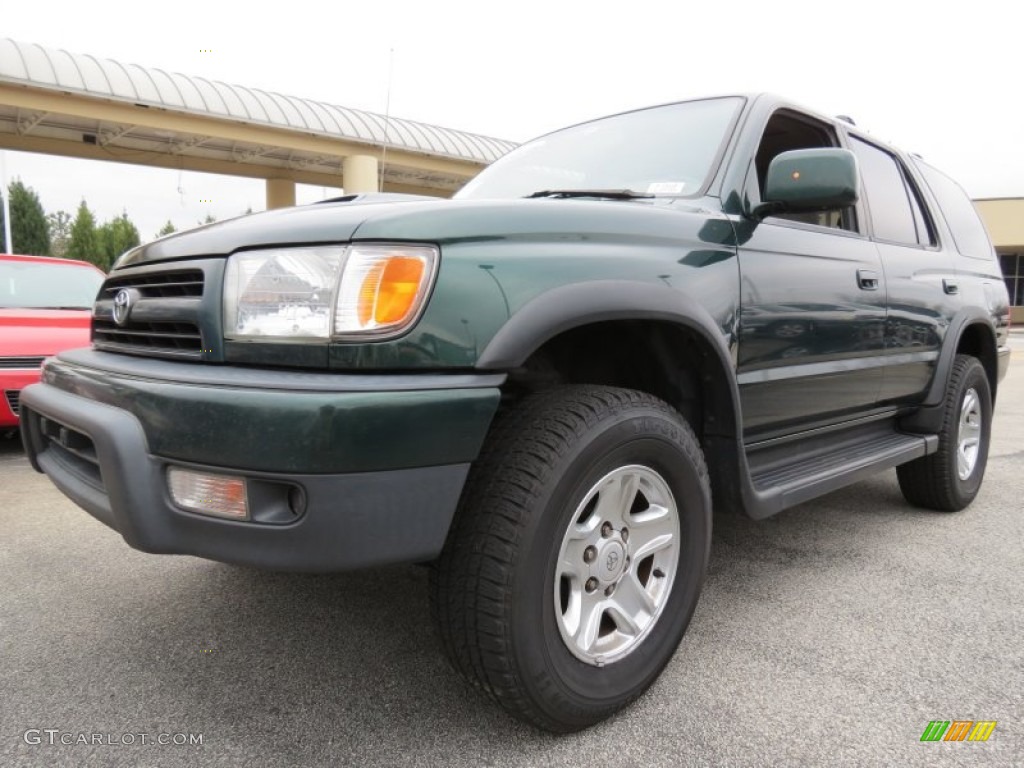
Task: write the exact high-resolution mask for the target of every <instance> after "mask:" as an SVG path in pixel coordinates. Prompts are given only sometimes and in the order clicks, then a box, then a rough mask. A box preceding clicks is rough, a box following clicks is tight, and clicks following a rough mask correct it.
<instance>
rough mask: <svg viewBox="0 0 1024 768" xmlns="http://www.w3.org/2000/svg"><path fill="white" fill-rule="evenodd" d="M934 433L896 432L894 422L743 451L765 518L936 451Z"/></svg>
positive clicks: (937, 444) (759, 515) (862, 426)
mask: <svg viewBox="0 0 1024 768" xmlns="http://www.w3.org/2000/svg"><path fill="white" fill-rule="evenodd" d="M938 446H939V438H938V435H909V434H906V433H903V432H898V431H896V426H895V422H894V421H893V420H889V419H887V420H885V421H882V422H877V423H873V424H861V425H859V426H857V427H854V428H852V429H849V430H846V431H841V432H830V433H828V434H823V435H822V434H819V435H815V436H813V437H808V438H806V439H803V440H794V441H787V442H785V443H782V444H779V445H771V446H769V447H763V448H756V447H752V448H750V449H748V450H749V452H748V454H747V464H748V466H749V468H750V478H751V481H752V483H753V487H754V492H755V494H756V496H757V497H758V502H759V503H758V507H760V509H759V510H758V512H759V513H760V514H757V515H756V517H767V516H768V515H771V514H775V513H776V512H779V511H781V510H783V509H786V508H787V507H792V506H794V505H796V504H801V503H803V502H805V501H809V500H810V499H813V498H816V497H818V496H821V495H823V494H826V493H830V492H832V491H835V490H838V489H839V488H843V487H844V486H847V485H850V483H855V482H857V481H858V480H863V479H865V478H867V477H871V476H872V475H875V474H877V473H878V472H881V471H883V470H886V469H892V468H893V467H896V466H899V465H900V464H903V463H905V462H908V461H912V460H913V459H917V458H920V457H921V456H926V455H928V454H930V453H934V452H935V451H936V450H938Z"/></svg>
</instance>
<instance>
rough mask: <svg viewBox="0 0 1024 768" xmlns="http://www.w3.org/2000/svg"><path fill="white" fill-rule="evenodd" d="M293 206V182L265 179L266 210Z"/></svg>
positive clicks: (289, 180)
mask: <svg viewBox="0 0 1024 768" xmlns="http://www.w3.org/2000/svg"><path fill="white" fill-rule="evenodd" d="M292 205H295V182H294V181H292V180H291V179H267V210H268V211H269V210H270V209H271V208H287V207H289V206H292Z"/></svg>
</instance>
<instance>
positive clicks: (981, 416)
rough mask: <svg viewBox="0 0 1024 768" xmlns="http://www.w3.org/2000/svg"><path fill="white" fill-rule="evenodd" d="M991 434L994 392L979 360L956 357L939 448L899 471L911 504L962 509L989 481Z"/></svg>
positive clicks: (948, 388)
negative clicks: (987, 467)
mask: <svg viewBox="0 0 1024 768" xmlns="http://www.w3.org/2000/svg"><path fill="white" fill-rule="evenodd" d="M991 432H992V393H991V390H990V388H989V384H988V376H987V375H986V374H985V368H984V367H983V366H982V364H981V363H980V362H979V361H978V359H977V358H975V357H971V356H969V355H957V356H956V359H955V360H954V361H953V371H952V373H951V375H950V377H949V383H948V384H947V386H946V399H945V401H944V403H943V419H942V428H941V429H940V431H939V449H938V450H937V451H936V452H935V453H933V454H931V455H929V456H923V457H921V458H920V459H915V460H914V461H911V462H909V463H907V464H903V465H902V466H899V467H897V468H896V474H897V477H898V478H899V482H900V490H901V491H902V492H903V496H904V498H905V499H906V500H907V501H909V502H910V503H911V504H914V505H916V506H919V507H925V508H926V509H934V510H937V511H940V512H956V511H958V510H961V509H963V508H964V507H966V506H967V505H968V504H970V503H971V502H972V501H974V497H975V496H977V495H978V491H979V490H980V489H981V481H982V479H983V478H984V477H985V465H986V462H987V461H988V444H989V438H990V436H991Z"/></svg>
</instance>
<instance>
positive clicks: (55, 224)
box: [46, 211, 71, 258]
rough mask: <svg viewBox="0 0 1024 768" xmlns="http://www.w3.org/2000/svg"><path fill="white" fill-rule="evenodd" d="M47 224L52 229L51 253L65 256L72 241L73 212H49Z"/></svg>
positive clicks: (61, 256)
mask: <svg viewBox="0 0 1024 768" xmlns="http://www.w3.org/2000/svg"><path fill="white" fill-rule="evenodd" d="M46 225H47V227H48V228H49V230H50V255H51V256H57V257H59V258H64V257H65V256H67V253H68V244H69V243H70V242H71V214H69V213H68V212H67V211H57V212H56V213H50V214H47V216H46Z"/></svg>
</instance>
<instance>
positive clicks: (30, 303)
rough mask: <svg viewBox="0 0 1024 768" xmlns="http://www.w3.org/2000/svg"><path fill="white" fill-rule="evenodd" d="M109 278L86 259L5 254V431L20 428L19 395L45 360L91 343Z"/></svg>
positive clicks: (1, 313) (1, 405)
mask: <svg viewBox="0 0 1024 768" xmlns="http://www.w3.org/2000/svg"><path fill="white" fill-rule="evenodd" d="M103 277H104V275H103V273H102V272H101V271H100V270H98V269H97V268H96V267H94V266H93V265H92V264H89V263H87V262H84V261H71V260H70V259H53V258H49V257H47V256H10V255H7V254H0V431H7V430H9V429H13V428H15V427H17V426H18V395H19V394H20V392H21V390H22V388H24V387H27V386H28V385H29V384H32V383H33V382H36V381H39V369H40V367H41V366H42V364H43V358H45V357H48V356H49V355H54V354H56V353H58V352H62V351H64V350H65V349H73V348H75V347H85V346H88V344H89V317H90V315H91V309H92V304H93V302H94V301H95V300H96V294H97V293H98V292H99V289H100V285H101V284H102V283H103Z"/></svg>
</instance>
